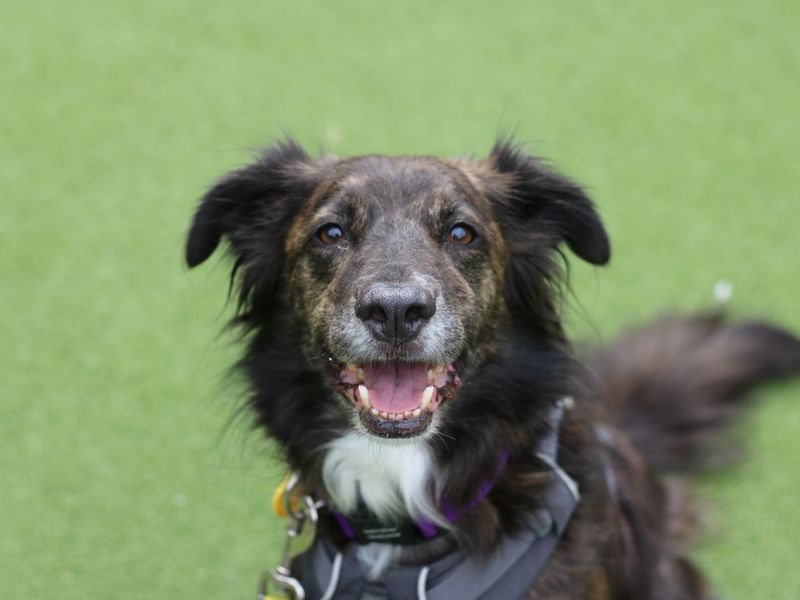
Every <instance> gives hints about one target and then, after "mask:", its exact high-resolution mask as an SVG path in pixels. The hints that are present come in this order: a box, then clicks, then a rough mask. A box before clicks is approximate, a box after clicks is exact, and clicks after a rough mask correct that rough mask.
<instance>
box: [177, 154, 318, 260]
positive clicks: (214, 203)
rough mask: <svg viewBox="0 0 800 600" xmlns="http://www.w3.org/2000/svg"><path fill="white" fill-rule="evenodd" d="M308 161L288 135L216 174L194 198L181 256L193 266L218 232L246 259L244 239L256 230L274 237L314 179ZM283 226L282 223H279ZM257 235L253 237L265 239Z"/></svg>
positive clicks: (208, 250) (211, 247)
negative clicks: (218, 176)
mask: <svg viewBox="0 0 800 600" xmlns="http://www.w3.org/2000/svg"><path fill="white" fill-rule="evenodd" d="M313 164H314V163H313V161H312V160H311V159H310V158H309V157H308V155H307V154H306V153H305V151H304V150H303V149H302V148H301V147H300V146H299V145H298V144H297V143H296V142H294V141H292V140H287V141H284V142H282V143H280V144H278V145H276V146H274V147H271V148H268V149H266V150H264V151H263V152H262V153H261V154H260V155H259V156H258V158H257V160H256V161H255V162H254V163H252V164H250V165H248V166H246V167H243V168H241V169H238V170H235V171H232V172H231V173H228V174H227V175H225V176H224V177H222V178H221V179H220V180H219V181H218V182H217V183H216V184H215V185H214V186H213V187H212V188H211V189H210V190H209V191H208V193H207V194H206V195H205V196H203V198H202V199H201V200H200V205H199V206H198V208H197V211H196V212H195V215H194V220H193V221H192V226H191V229H190V230H189V236H188V238H187V240H186V262H187V264H188V265H189V267H195V266H197V265H199V264H200V263H202V262H203V261H205V260H206V259H207V258H208V257H209V256H211V254H212V253H213V252H214V250H215V249H216V247H217V246H218V245H219V242H220V240H221V239H222V237H223V236H226V237H227V238H228V240H229V241H230V242H231V245H232V247H233V249H234V252H235V253H236V254H237V258H238V259H239V260H242V261H246V260H247V258H248V257H247V256H246V253H247V251H248V248H247V243H248V240H252V239H253V238H254V237H256V236H255V234H257V233H258V232H259V231H260V230H264V229H270V230H272V231H266V232H264V233H267V234H270V233H271V234H275V235H274V236H273V237H275V238H279V237H281V235H280V234H282V233H283V232H284V231H285V227H286V226H288V220H289V219H290V218H291V216H293V215H294V214H295V213H296V212H297V210H299V208H300V206H301V205H302V201H303V200H304V199H305V198H307V197H308V196H309V195H310V193H311V191H313V187H314V185H315V184H316V180H315V178H314V177H313V175H312V173H313V168H312V165H313ZM281 228H283V229H281ZM259 237H261V239H260V240H258V243H260V244H264V243H269V241H270V240H269V239H264V238H265V237H266V236H259Z"/></svg>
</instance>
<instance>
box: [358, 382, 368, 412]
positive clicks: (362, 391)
mask: <svg viewBox="0 0 800 600" xmlns="http://www.w3.org/2000/svg"><path fill="white" fill-rule="evenodd" d="M358 396H359V398H361V404H363V405H364V408H366V409H368V408H369V407H370V404H369V390H368V389H367V386H365V385H360V386H358Z"/></svg>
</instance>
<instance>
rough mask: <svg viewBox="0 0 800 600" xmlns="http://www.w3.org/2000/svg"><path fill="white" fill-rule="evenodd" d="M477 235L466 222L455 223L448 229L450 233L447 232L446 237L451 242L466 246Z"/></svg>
mask: <svg viewBox="0 0 800 600" xmlns="http://www.w3.org/2000/svg"><path fill="white" fill-rule="evenodd" d="M477 236H478V234H476V233H475V230H474V229H473V228H472V227H470V226H469V225H467V224H466V223H457V224H456V225H454V226H453V228H452V229H451V230H450V233H449V234H447V239H448V240H449V241H450V242H452V243H453V244H459V245H461V246H467V245H469V244H471V243H472V242H473V241H474V240H475V238H476V237H477Z"/></svg>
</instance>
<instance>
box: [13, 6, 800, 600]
mask: <svg viewBox="0 0 800 600" xmlns="http://www.w3.org/2000/svg"><path fill="white" fill-rule="evenodd" d="M2 14H3V33H2V34H0V66H2V68H0V89H2V90H3V94H2V97H3V100H2V103H0V190H2V196H3V197H2V210H0V239H2V252H0V277H1V279H0V281H2V293H0V315H2V317H0V335H2V339H3V340H4V341H5V343H4V344H3V348H2V350H0V411H1V412H0V589H1V590H3V592H2V596H3V597H4V598H15V599H16V598H19V599H23V598H25V599H27V598H36V597H51V596H53V597H55V596H57V597H59V598H63V599H65V600H66V599H79V598H173V597H192V598H249V597H252V594H253V591H254V584H255V579H256V576H257V571H258V569H259V568H260V567H262V566H265V565H269V564H271V562H272V561H274V560H275V559H276V557H277V553H278V550H277V544H278V542H279V541H280V529H279V525H278V524H277V523H276V521H275V520H274V519H273V517H272V516H271V515H270V512H269V510H268V497H269V494H270V493H271V490H272V486H273V484H274V482H275V481H276V480H277V478H278V477H279V476H280V474H281V467H280V466H279V465H278V464H277V463H276V462H275V461H274V459H273V458H272V457H273V456H274V452H272V451H271V450H270V448H269V446H268V445H267V444H266V443H264V442H262V441H261V440H260V439H259V438H258V436H248V435H246V434H245V433H246V428H245V427H244V426H243V425H241V424H240V425H237V426H234V427H233V428H229V429H228V428H226V424H227V423H228V421H229V419H230V417H231V415H232V413H233V410H234V407H235V406H236V405H237V402H238V396H239V393H240V390H241V388H240V387H239V386H237V385H235V384H226V383H224V381H223V379H224V374H225V367H226V365H228V364H229V363H230V362H231V361H232V360H233V358H234V357H235V355H236V350H235V348H233V347H230V346H229V345H228V343H227V342H226V341H225V340H224V339H220V338H218V337H217V332H218V331H219V329H220V327H221V326H222V324H223V322H224V320H225V316H226V314H227V313H226V311H225V309H224V308H223V305H224V296H225V288H224V286H225V277H226V267H225V266H224V265H222V264H221V263H219V262H216V263H214V262H213V261H212V265H211V266H208V265H206V266H204V267H203V268H202V269H200V270H198V271H196V272H192V273H188V272H187V271H186V269H185V268H184V267H183V265H182V262H181V259H182V257H181V252H182V243H183V236H184V233H185V231H186V225H187V221H188V218H189V215H190V213H191V211H192V209H193V206H194V202H195V200H196V198H197V197H199V195H200V194H201V193H202V191H203V189H204V187H205V186H206V185H207V184H208V183H209V182H210V181H211V180H212V179H213V178H214V177H215V176H217V175H218V174H220V173H222V172H223V171H225V170H226V169H228V168H230V167H232V166H234V165H237V164H239V163H241V162H242V161H243V160H245V159H246V157H247V149H248V148H250V147H252V146H254V145H256V144H259V143H262V142H264V141H267V140H269V139H273V138H275V137H276V136H278V135H280V132H281V131H282V130H283V129H285V130H288V131H290V132H293V133H294V134H295V135H297V136H298V137H299V138H300V140H301V141H303V142H304V143H306V144H307V145H308V146H309V147H310V148H311V149H316V148H318V147H320V146H321V145H322V146H325V147H327V148H328V149H329V150H330V151H332V152H335V153H339V154H351V153H366V152H385V153H401V152H402V153H410V152H419V153H436V154H450V155H452V154H462V153H470V154H474V155H478V156H480V155H482V154H484V153H485V152H486V151H487V150H488V148H489V147H490V145H491V143H492V140H493V138H494V137H495V135H496V134H497V133H498V132H500V133H503V132H508V131H516V132H517V136H518V138H519V139H520V140H523V141H526V142H529V143H530V144H531V148H532V149H533V150H534V151H535V152H537V153H539V154H542V155H545V156H548V157H550V158H552V159H553V160H554V161H555V162H556V163H557V164H558V165H559V166H561V167H562V168H563V169H565V170H566V171H567V172H569V173H571V174H572V175H574V176H575V177H577V178H578V179H579V180H581V181H583V182H585V183H586V184H587V185H588V186H589V188H590V189H591V190H592V192H593V195H594V197H595V199H596V200H597V202H598V203H599V205H600V207H601V210H602V212H603V214H604V215H605V217H606V220H607V224H608V226H609V229H610V232H611V235H612V238H613V241H614V254H615V256H614V260H613V265H612V266H611V267H610V268H608V269H604V270H592V269H588V268H584V267H579V266H576V267H575V270H574V283H575V288H576V293H577V296H578V297H579V298H580V299H581V302H582V312H572V313H570V315H571V316H570V324H571V327H572V328H573V330H575V331H576V332H579V333H583V334H587V335H595V334H594V333H592V332H595V331H596V332H599V333H600V334H602V335H606V334H611V333H613V332H615V331H617V330H618V329H619V328H620V327H621V326H622V325H623V324H624V323H628V322H631V321H639V320H642V319H644V318H646V317H647V316H648V315H651V314H653V313H655V312H658V311H660V310H662V309H664V308H666V307H678V308H683V309H692V308H702V307H707V306H709V305H710V303H711V288H712V286H713V284H714V283H715V282H716V281H717V280H719V279H722V278H725V279H728V280H730V281H732V282H733V284H734V286H735V294H734V300H733V310H734V312H735V313H736V314H741V315H744V314H747V315H750V314H755V315H760V316H765V317H769V318H771V319H774V320H776V321H779V322H781V323H784V324H786V325H787V326H790V327H792V328H794V329H795V330H800V313H798V310H797V298H798V292H800V283H798V279H799V278H798V275H800V270H799V269H798V260H797V258H798V253H799V252H798V251H800V243H799V242H798V234H797V223H798V217H800V206H798V198H797V192H796V190H797V189H798V186H797V183H798V181H797V158H798V145H797V140H798V139H799V138H800V121H798V116H797V115H798V113H797V107H798V106H800V86H798V77H799V76H800V44H798V42H797V31H798V20H799V19H800V8H799V7H798V4H797V3H795V2H789V1H781V0H766V1H765V2H762V3H760V4H758V5H757V6H756V5H755V4H753V3H752V2H746V1H744V0H730V1H728V2H706V3H697V2H689V1H688V0H676V1H672V2H668V3H667V2H663V3H655V2H634V1H630V2H621V1H613V2H597V3H586V2H583V3H577V2H537V3H533V2H521V1H520V2H506V1H503V2H493V3H490V2H470V3H467V2H460V3H457V2H452V1H451V2H425V1H422V0H418V1H414V2H394V3H388V2H376V1H366V0H364V1H361V2H344V1H343V2H317V3H311V2H299V1H295V2H288V1H287V2H266V1H250V2H237V3H223V2H198V1H196V0H195V1H192V2H189V1H186V0H181V1H172V2H154V1H150V0H148V1H144V2H120V1H100V0H72V1H69V2H67V1H52V2H49V3H46V5H45V4H44V3H31V2H24V1H22V0H2ZM761 396H762V397H763V398H764V402H763V403H761V404H759V407H758V409H757V411H755V414H754V417H753V419H752V420H750V421H749V422H748V423H747V424H745V425H744V426H743V427H742V433H743V435H744V436H745V437H747V438H748V439H749V440H750V448H751V452H750V459H749V461H747V462H746V463H745V464H743V465H742V466H741V467H738V468H736V469H734V470H732V471H729V472H727V473H725V474H722V475H720V476H717V477H714V478H712V479H711V480H709V481H706V482H704V483H703V485H702V489H703V491H704V493H705V495H706V497H707V498H709V500H710V502H711V503H712V504H713V505H715V506H716V510H714V511H713V512H712V514H713V515H714V519H713V521H714V525H713V531H714V533H713V535H711V536H710V540H709V542H707V543H706V544H705V545H704V546H703V547H702V548H701V549H700V550H699V551H698V557H699V559H700V561H701V562H702V564H703V565H704V566H705V567H706V568H707V570H708V572H709V573H710V575H711V577H712V579H713V580H714V582H715V584H716V585H717V587H718V588H719V589H720V590H721V591H722V592H724V595H725V596H726V597H728V598H739V599H750V598H769V599H771V600H777V599H783V598H785V599H789V598H796V597H797V590H798V589H800V570H798V569H797V565H798V563H800V543H798V539H800V517H798V511H797V510H796V494H797V493H798V491H799V490H800V471H798V469H797V465H796V459H797V455H798V449H799V448H800V444H798V442H797V439H796V435H797V432H798V431H800V387H798V386H797V385H794V386H774V387H770V388H768V389H765V390H763V393H762V394H761Z"/></svg>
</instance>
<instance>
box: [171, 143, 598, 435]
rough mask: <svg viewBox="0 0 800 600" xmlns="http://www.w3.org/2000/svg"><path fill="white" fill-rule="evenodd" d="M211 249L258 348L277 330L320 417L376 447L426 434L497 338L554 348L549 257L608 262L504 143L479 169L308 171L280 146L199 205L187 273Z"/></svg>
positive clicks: (547, 175) (590, 214)
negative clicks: (520, 332) (524, 337)
mask: <svg viewBox="0 0 800 600" xmlns="http://www.w3.org/2000/svg"><path fill="white" fill-rule="evenodd" d="M223 237H225V238H227V240H228V241H229V242H230V246H231V249H232V252H233V254H234V257H235V259H236V265H237V266H236V272H237V273H238V278H239V286H240V302H241V306H242V313H243V314H242V317H241V319H242V321H244V322H246V323H247V325H248V326H249V327H251V328H253V329H255V330H257V332H258V333H257V336H258V337H259V338H260V339H261V340H262V342H257V343H256V344H255V345H256V346H258V345H259V343H261V344H262V345H263V344H268V342H267V340H268V339H269V338H270V336H273V335H274V336H276V335H278V333H277V332H278V331H281V332H283V333H281V334H280V335H283V336H284V338H286V337H287V334H286V332H287V331H289V332H290V334H289V337H291V338H292V339H284V340H283V343H284V344H285V345H286V344H288V345H290V346H294V347H293V348H292V350H296V349H299V350H300V352H301V356H302V360H303V361H304V362H305V365H304V367H303V368H304V369H305V370H306V371H307V372H309V373H313V374H315V376H316V377H318V379H319V381H321V382H322V387H323V388H324V389H322V390H320V391H319V394H320V395H323V396H325V398H324V402H326V403H328V405H329V406H328V407H326V408H324V409H323V411H324V412H325V415H326V417H325V418H328V419H333V420H336V419H338V420H339V421H340V422H341V424H342V427H346V426H348V425H352V426H353V427H355V428H356V429H359V430H361V431H367V432H369V433H371V434H375V435H377V436H381V437H408V436H415V435H419V434H423V433H425V432H427V431H429V430H433V429H436V424H437V423H438V422H439V421H440V420H441V419H442V416H441V413H446V412H448V411H449V409H448V408H447V407H448V405H451V404H452V405H457V404H458V401H459V396H460V392H459V388H460V387H461V386H462V384H463V385H465V386H466V385H467V384H468V383H469V381H470V378H471V377H472V376H473V373H475V372H476V371H478V370H479V369H480V367H481V365H482V364H483V362H484V361H485V360H486V358H487V356H490V355H491V354H492V352H493V349H494V348H495V347H496V346H497V345H498V344H499V341H498V340H499V339H501V337H502V336H503V331H508V330H509V329H512V330H513V329H515V328H521V329H524V330H525V331H526V332H527V333H529V334H530V335H532V336H534V337H536V338H538V341H539V342H540V343H542V344H557V343H559V342H560V341H561V337H560V336H561V331H560V325H559V323H558V319H557V315H556V314H555V311H554V303H553V297H552V295H553V292H554V291H553V289H552V283H553V277H554V274H555V272H556V270H557V269H556V267H557V261H556V260H555V256H556V255H557V252H558V246H559V244H561V243H562V242H565V243H566V244H567V245H568V246H569V248H570V249H571V250H572V251H573V252H575V253H576V254H577V255H578V256H579V257H581V258H583V259H584V260H586V261H588V262H590V263H594V264H604V263H605V262H607V260H608V258H609V243H608V239H607V236H606V233H605V230H604V228H603V226H602V223H601V220H600V218H599V217H598V215H597V214H596V212H595V210H594V208H593V206H592V203H591V202H590V200H589V199H588V198H587V197H586V195H585V194H584V192H583V191H582V189H581V188H580V187H578V186H577V185H575V184H574V183H572V182H571V181H569V180H568V179H566V178H564V177H563V176H561V175H558V174H556V173H554V172H553V171H551V170H549V169H548V168H546V167H545V166H543V165H542V163H540V162H539V161H537V160H535V159H534V158H531V157H530V156H528V155H526V154H524V153H523V152H521V151H519V150H518V149H517V148H515V147H513V146H511V145H509V144H504V143H500V144H497V145H496V146H495V148H494V149H493V150H492V152H491V154H490V156H489V157H488V158H487V159H486V160H483V161H473V160H468V159H461V160H444V159H438V158H428V157H416V156H400V157H387V156H364V157H357V158H349V159H337V158H333V157H323V158H321V159H317V160H314V159H311V158H310V157H309V156H308V155H307V154H306V153H305V152H304V151H303V150H302V149H301V148H300V147H299V146H298V145H296V144H295V143H293V142H286V143H283V144H280V145H278V146H276V147H274V148H271V149H269V150H267V151H265V152H264V153H263V154H262V155H261V156H260V157H259V158H258V160H256V162H254V163H253V164H251V165H249V166H247V167H245V168H242V169H240V170H237V171H234V172H232V173H230V174H228V175H227V176H225V177H223V178H222V179H221V180H220V181H219V182H218V183H217V184H216V185H215V186H214V187H213V188H212V189H211V190H210V191H209V192H208V194H206V196H205V197H204V198H203V199H202V201H201V204H200V206H199V208H198V210H197V213H196V215H195V218H194V222H193V224H192V228H191V231H190V233H189V238H188V244H187V251H186V252H187V254H186V257H187V261H188V263H189V265H190V266H195V265H197V264H199V263H201V262H203V261H204V260H205V259H206V258H208V256H209V255H210V254H211V253H212V252H213V251H214V249H215V248H216V247H217V245H218V243H219V242H220V240H221V239H222V238H223ZM252 351H253V350H251V352H252ZM264 368H268V367H267V366H264ZM276 385H277V384H276ZM275 401H276V402H280V399H276V400H275ZM321 401H323V400H320V399H319V398H317V399H315V402H321ZM487 401H491V399H489V400H487ZM443 407H444V408H443ZM318 410H319V409H318ZM306 418H307V419H309V420H312V419H314V418H315V415H314V414H311V413H307V414H306ZM320 418H322V417H320ZM431 424H433V425H434V426H433V427H431ZM267 425H268V426H269V423H267Z"/></svg>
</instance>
